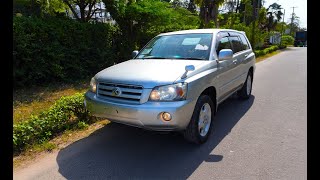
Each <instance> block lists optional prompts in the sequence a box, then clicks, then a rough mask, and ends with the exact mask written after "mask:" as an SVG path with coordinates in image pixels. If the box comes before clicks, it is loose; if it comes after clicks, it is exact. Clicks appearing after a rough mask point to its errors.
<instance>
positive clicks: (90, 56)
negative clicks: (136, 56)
mask: <svg viewBox="0 0 320 180" xmlns="http://www.w3.org/2000/svg"><path fill="white" fill-rule="evenodd" d="M116 33H117V29H116V28H115V27H113V26H111V25H109V24H107V23H97V24H90V23H80V22H77V21H75V20H72V19H67V18H61V17H60V18H57V17H48V18H45V19H43V18H38V17H26V16H22V17H14V18H13V56H14V58H13V72H14V74H13V76H14V87H15V88H16V87H17V88H19V87H25V86H30V85H31V84H35V85H38V84H49V83H52V82H72V81H74V80H79V79H83V78H88V77H90V76H93V75H94V74H95V73H97V72H98V71H100V70H102V69H104V68H105V67H108V66H110V65H113V64H114V58H115V55H114V49H113V41H114V36H115V34H116Z"/></svg>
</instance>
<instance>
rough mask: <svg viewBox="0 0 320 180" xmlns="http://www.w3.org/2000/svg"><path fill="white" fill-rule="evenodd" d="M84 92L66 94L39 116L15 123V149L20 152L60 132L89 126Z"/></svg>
mask: <svg viewBox="0 0 320 180" xmlns="http://www.w3.org/2000/svg"><path fill="white" fill-rule="evenodd" d="M83 101H84V96H83V93H76V94H75V95H73V96H65V97H62V98H61V99H59V100H58V101H56V103H55V104H54V105H53V106H52V107H50V108H49V109H48V110H46V111H43V112H42V113H41V114H40V115H39V116H31V117H30V119H29V120H27V121H23V122H20V123H17V124H14V125H13V151H14V152H19V151H21V150H23V149H24V148H25V147H26V146H27V145H31V144H34V143H36V144H37V143H42V142H46V141H48V140H49V139H50V138H52V137H54V136H55V135H57V134H58V133H60V132H62V131H64V130H67V129H70V128H72V127H73V126H76V127H78V128H85V127H87V125H86V123H85V122H86V121H88V120H89V119H90V116H89V113H88V111H87V110H86V109H85V108H84V105H83Z"/></svg>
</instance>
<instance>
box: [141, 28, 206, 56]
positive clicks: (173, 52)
mask: <svg viewBox="0 0 320 180" xmlns="http://www.w3.org/2000/svg"><path fill="white" fill-rule="evenodd" d="M211 43H212V34H211V33H203V34H202V33H201V34H200V33H194V34H174V35H164V36H157V37H155V38H154V39H152V40H151V41H150V42H149V43H148V44H147V45H146V46H145V47H144V48H143V49H142V50H141V51H140V52H139V54H138V55H137V57H136V59H190V60H208V59H209V55H210V49H211Z"/></svg>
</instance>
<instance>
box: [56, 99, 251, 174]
mask: <svg viewBox="0 0 320 180" xmlns="http://www.w3.org/2000/svg"><path fill="white" fill-rule="evenodd" d="M254 99H255V97H254V96H251V97H250V99H249V100H247V101H242V100H238V99H236V98H235V97H231V98H229V99H227V100H226V101H225V102H223V103H222V104H220V105H219V108H218V112H217V115H216V117H215V120H214V126H213V131H211V134H210V136H211V137H209V140H208V141H207V142H206V143H205V144H203V145H200V146H198V145H194V144H191V143H188V142H186V141H185V140H184V139H183V136H182V135H181V134H180V133H160V132H153V131H147V130H143V129H139V128H134V127H129V126H125V125H121V124H117V123H110V124H108V125H106V126H105V127H103V128H101V129H99V130H97V131H95V132H94V133H92V134H91V135H90V136H88V137H86V138H84V139H81V140H79V141H77V142H74V143H73V144H71V145H69V146H67V147H66V148H64V149H62V150H61V151H60V152H59V153H58V156H57V159H56V160H57V163H58V166H59V173H60V174H61V175H62V176H64V177H65V178H67V179H127V178H128V177H130V178H133V179H169V178H170V179H186V178H188V177H189V176H190V175H191V174H192V173H193V172H194V171H195V170H196V169H197V168H198V166H199V165H200V164H201V163H202V162H203V161H205V162H212V163H215V162H219V161H222V160H223V155H218V154H211V152H212V151H213V149H214V148H215V147H216V146H217V145H218V144H219V143H220V142H221V140H222V139H223V138H224V137H225V136H226V135H228V134H229V133H230V132H231V130H232V128H233V127H234V126H235V125H236V124H237V122H238V121H239V120H240V119H241V118H242V117H243V115H244V114H245V113H246V112H247V111H248V110H249V109H250V107H251V106H252V104H253V102H254Z"/></svg>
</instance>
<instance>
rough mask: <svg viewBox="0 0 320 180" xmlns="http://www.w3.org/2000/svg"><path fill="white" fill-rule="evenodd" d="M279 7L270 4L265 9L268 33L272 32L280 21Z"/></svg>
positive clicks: (275, 4)
mask: <svg viewBox="0 0 320 180" xmlns="http://www.w3.org/2000/svg"><path fill="white" fill-rule="evenodd" d="M281 9H282V8H281V5H279V4H277V3H273V4H271V5H270V6H269V7H268V8H267V11H268V12H267V24H266V29H267V31H268V32H270V31H271V30H274V29H275V27H276V25H277V23H278V22H280V21H281V17H282V15H283V13H282V12H281Z"/></svg>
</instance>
